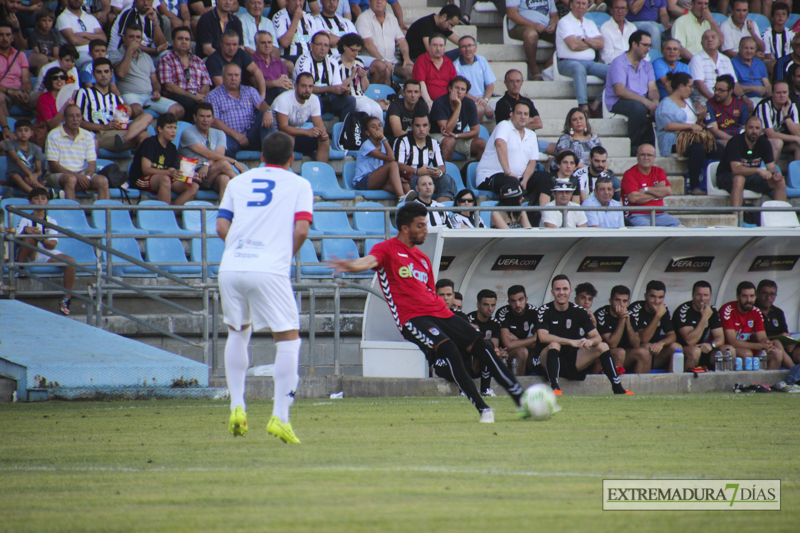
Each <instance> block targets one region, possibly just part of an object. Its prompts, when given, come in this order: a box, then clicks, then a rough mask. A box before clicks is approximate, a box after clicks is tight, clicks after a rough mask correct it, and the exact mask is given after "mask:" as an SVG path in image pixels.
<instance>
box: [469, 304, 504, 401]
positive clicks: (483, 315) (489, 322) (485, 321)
mask: <svg viewBox="0 0 800 533" xmlns="http://www.w3.org/2000/svg"><path fill="white" fill-rule="evenodd" d="M496 306H497V293H496V292H494V291H492V290H489V289H483V290H480V291H478V309H477V310H475V311H473V312H471V313H470V314H468V315H467V320H469V323H470V324H472V325H473V326H474V327H475V328H477V330H478V331H480V332H481V335H483V338H484V339H488V340H490V341H492V344H494V349H495V352H497V355H498V356H500V357H501V358H503V359H505V358H506V356H507V354H506V350H505V348H500V322H498V321H497V320H495V318H493V316H492V315H494V309H495V307H496ZM475 363H477V361H475ZM473 370H476V369H473ZM480 372H481V387H480V391H481V396H496V394H495V393H494V391H493V390H492V389H491V384H492V374H491V372H489V367H488V366H486V365H483V368H481V369H480ZM473 373H474V372H473Z"/></svg>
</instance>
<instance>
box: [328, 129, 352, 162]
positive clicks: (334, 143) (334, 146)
mask: <svg viewBox="0 0 800 533" xmlns="http://www.w3.org/2000/svg"><path fill="white" fill-rule="evenodd" d="M343 127H344V124H343V123H342V122H337V123H336V124H334V125H333V138H332V139H331V155H333V153H334V152H336V155H337V156H338V155H339V154H341V155H342V157H336V158H334V159H344V157H345V156H346V155H352V156H353V157H355V155H356V152H349V151H347V150H343V149H342V147H341V146H340V145H339V136H340V135H341V134H342V128H343Z"/></svg>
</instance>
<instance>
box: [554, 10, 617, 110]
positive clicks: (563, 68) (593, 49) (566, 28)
mask: <svg viewBox="0 0 800 533" xmlns="http://www.w3.org/2000/svg"><path fill="white" fill-rule="evenodd" d="M569 8H570V12H569V14H568V15H567V16H565V17H564V18H562V19H561V20H560V21H559V23H558V29H557V30H556V55H557V56H558V66H557V67H556V68H558V71H559V72H560V73H561V74H562V75H563V76H569V77H571V78H572V88H573V89H574V90H575V98H576V99H577V100H578V106H579V107H580V108H581V110H582V111H583V112H584V113H587V114H588V112H589V97H588V95H587V94H586V77H587V76H597V77H598V78H600V79H602V80H603V81H605V79H606V75H607V74H608V65H605V64H603V63H601V62H599V61H595V59H596V57H597V52H598V51H599V50H602V49H603V46H604V42H605V41H604V40H603V36H602V35H600V30H598V29H597V26H595V23H594V22H592V21H591V20H589V19H585V18H584V17H583V16H584V15H585V14H586V11H587V9H588V8H589V2H588V0H570V2H569ZM599 104H600V100H599V99H598V100H596V104H595V106H597V105H599Z"/></svg>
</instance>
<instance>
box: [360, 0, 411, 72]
mask: <svg viewBox="0 0 800 533" xmlns="http://www.w3.org/2000/svg"><path fill="white" fill-rule="evenodd" d="M351 7H352V4H351ZM356 29H357V30H358V34H359V35H361V37H362V38H363V39H364V48H366V51H367V53H368V54H369V55H370V56H371V57H372V58H373V59H374V61H372V63H371V64H370V65H369V74H370V80H371V81H372V82H373V83H381V84H383V85H391V84H392V72H394V73H395V74H397V75H398V76H400V77H401V78H403V79H408V78H410V77H411V71H412V70H413V69H414V62H413V61H411V57H410V56H409V55H408V42H406V36H405V34H404V33H403V31H402V30H401V29H400V25H399V23H398V22H397V18H395V16H394V15H393V14H392V13H389V12H388V11H386V0H370V1H369V10H368V11H365V12H364V13H361V14H360V15H359V16H358V18H357V19H356ZM397 48H399V49H400V54H401V55H402V57H403V61H402V63H400V62H398V61H397V59H396V57H397V56H396V53H395V51H396V49H397Z"/></svg>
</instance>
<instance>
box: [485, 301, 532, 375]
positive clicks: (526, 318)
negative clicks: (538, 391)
mask: <svg viewBox="0 0 800 533" xmlns="http://www.w3.org/2000/svg"><path fill="white" fill-rule="evenodd" d="M506 293H507V294H508V305H504V306H503V307H501V308H500V309H498V310H497V313H496V314H495V318H497V320H498V322H500V342H501V343H502V344H503V346H505V348H506V350H508V360H509V361H510V362H511V363H512V364H513V361H514V360H516V361H517V375H518V376H522V375H525V374H530V373H531V372H533V362H532V361H533V360H534V359H536V358H537V357H536V353H532V350H533V348H534V347H535V345H536V307H535V306H533V305H531V304H529V303H528V295H527V294H526V292H525V287H523V286H522V285H512V286H511V287H509V288H508V291H506Z"/></svg>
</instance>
